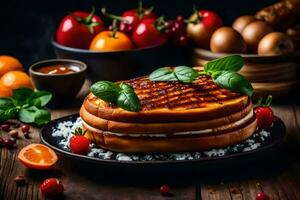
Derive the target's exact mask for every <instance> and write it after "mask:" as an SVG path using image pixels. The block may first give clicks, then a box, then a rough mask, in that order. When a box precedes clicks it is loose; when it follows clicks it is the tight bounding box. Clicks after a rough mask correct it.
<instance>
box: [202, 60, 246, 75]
mask: <svg viewBox="0 0 300 200" xmlns="http://www.w3.org/2000/svg"><path fill="white" fill-rule="evenodd" d="M243 65H244V59H243V58H242V57H241V56H239V55H230V56H226V57H223V58H219V59H215V60H212V61H209V62H208V63H206V64H205V65H204V71H205V72H208V73H209V74H211V73H213V72H216V71H235V72H238V71H239V70H240V69H241V68H242V67H243Z"/></svg>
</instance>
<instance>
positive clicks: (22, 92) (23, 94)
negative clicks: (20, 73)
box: [12, 88, 34, 106]
mask: <svg viewBox="0 0 300 200" xmlns="http://www.w3.org/2000/svg"><path fill="white" fill-rule="evenodd" d="M33 95H34V91H33V90H31V89H29V88H19V89H16V90H13V95H12V100H13V103H14V104H15V105H16V106H22V105H24V104H28V103H29V101H30V99H31V98H32V97H33Z"/></svg>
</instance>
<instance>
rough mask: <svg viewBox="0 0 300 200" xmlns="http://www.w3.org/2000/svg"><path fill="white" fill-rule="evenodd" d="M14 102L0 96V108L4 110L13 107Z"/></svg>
mask: <svg viewBox="0 0 300 200" xmlns="http://www.w3.org/2000/svg"><path fill="white" fill-rule="evenodd" d="M13 106H14V104H13V102H12V100H11V99H9V98H0V109H3V110H6V109H8V108H11V107H13Z"/></svg>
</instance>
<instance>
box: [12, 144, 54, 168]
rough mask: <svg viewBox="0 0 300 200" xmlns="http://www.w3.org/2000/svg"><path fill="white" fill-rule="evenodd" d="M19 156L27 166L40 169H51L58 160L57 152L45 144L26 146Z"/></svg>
mask: <svg viewBox="0 0 300 200" xmlns="http://www.w3.org/2000/svg"><path fill="white" fill-rule="evenodd" d="M18 158H19V160H20V161H21V163H22V164H23V165H25V166H26V167H28V168H30V169H39V170H46V169H50V168H52V167H53V166H54V164H55V163H56V161H57V155H56V153H55V152H54V151H53V150H52V149H50V148H49V147H47V146H45V145H43V144H30V145H28V146H26V147H24V148H23V149H22V150H21V151H20V153H19V155H18Z"/></svg>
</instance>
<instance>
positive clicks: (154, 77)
mask: <svg viewBox="0 0 300 200" xmlns="http://www.w3.org/2000/svg"><path fill="white" fill-rule="evenodd" d="M149 79H150V80H151V81H177V80H178V79H177V77H176V75H175V73H174V71H173V70H171V69H169V68H166V67H163V68H159V69H157V70H155V71H153V72H152V73H151V74H150V75H149Z"/></svg>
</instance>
